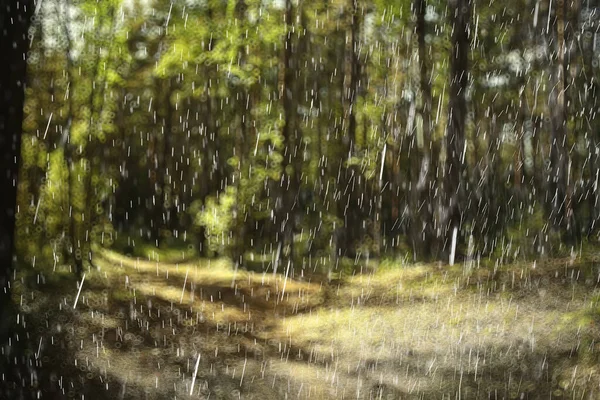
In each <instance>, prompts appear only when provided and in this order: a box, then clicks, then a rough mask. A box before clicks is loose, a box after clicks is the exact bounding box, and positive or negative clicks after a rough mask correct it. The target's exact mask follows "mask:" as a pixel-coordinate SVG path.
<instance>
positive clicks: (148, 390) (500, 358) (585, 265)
mask: <svg viewBox="0 0 600 400" xmlns="http://www.w3.org/2000/svg"><path fill="white" fill-rule="evenodd" d="M96 263H97V267H98V268H97V270H95V271H90V272H88V273H87V274H86V275H85V277H84V281H83V286H82V288H81V293H80V294H79V297H78V296H77V293H78V288H77V285H76V283H75V279H74V278H73V276H72V275H70V274H68V273H67V272H66V271H60V270H59V269H60V268H58V269H57V270H56V271H55V272H53V273H45V274H41V273H40V274H38V275H37V276H36V277H35V279H33V281H35V283H31V282H30V283H29V284H28V285H20V286H18V287H17V288H16V292H17V293H18V294H20V299H21V306H22V309H23V310H24V311H25V312H26V313H27V315H28V316H27V318H28V319H29V320H28V327H29V329H30V331H31V337H30V342H31V343H33V346H32V347H33V348H32V352H33V353H34V356H35V358H36V359H37V360H38V361H39V362H40V363H41V365H42V368H41V369H40V372H39V377H38V379H39V382H40V383H39V385H40V387H41V388H42V389H43V390H44V391H45V393H46V397H44V398H85V399H130V398H131V399H137V398H139V399H146V398H147V399H171V398H177V399H185V398H201V399H208V398H210V399H241V398H243V399H287V398H294V399H295V398H312V399H342V398H348V399H349V398H359V399H412V398H415V399H416V398H418V399H480V398H481V399H513V398H515V399H521V398H524V399H538V398H544V399H548V398H553V399H554V398H557V399H558V398H577V399H580V398H581V399H587V398H590V399H597V398H600V365H599V364H598V360H599V358H600V357H599V354H600V304H599V302H600V288H599V287H598V285H599V283H598V282H599V280H600V274H599V272H600V260H596V259H594V258H593V257H588V258H585V259H583V258H582V259H578V258H565V259H549V260H546V261H538V262H536V263H520V264H511V265H505V266H496V267H494V266H493V265H492V266H491V267H485V268H484V267H480V268H478V267H477V265H475V264H473V265H470V266H465V265H464V264H461V265H456V266H454V267H449V266H445V265H441V264H428V265H403V266H397V267H395V268H385V269H379V270H378V271H377V272H369V273H362V274H361V273H357V274H354V275H351V276H346V277H341V278H339V279H335V280H328V279H326V277H323V276H319V275H316V274H315V275H312V276H311V275H308V274H306V275H304V277H302V278H298V275H300V274H298V273H296V274H295V278H292V274H291V273H290V271H281V272H282V273H281V274H276V275H274V274H273V273H272V272H271V273H258V272H251V271H245V270H238V271H237V272H236V271H234V270H233V269H232V268H231V265H230V264H229V263H228V262H226V261H222V260H212V261H210V262H209V261H207V260H199V261H198V260H196V261H189V262H179V263H176V262H159V261H157V260H156V259H148V258H147V259H145V260H142V259H139V258H131V257H125V256H123V255H120V254H117V253H114V252H111V251H104V252H102V253H101V254H99V255H98V256H97V260H96ZM467 267H469V268H467ZM286 272H287V277H286ZM26 287H27V289H25V288H26ZM75 303H76V305H75ZM190 393H192V394H191V395H190ZM82 396H83V397H82Z"/></svg>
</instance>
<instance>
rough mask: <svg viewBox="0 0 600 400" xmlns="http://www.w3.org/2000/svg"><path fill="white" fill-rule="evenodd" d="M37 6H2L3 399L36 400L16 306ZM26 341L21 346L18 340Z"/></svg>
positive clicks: (0, 388)
mask: <svg viewBox="0 0 600 400" xmlns="http://www.w3.org/2000/svg"><path fill="white" fill-rule="evenodd" d="M32 3H33V2H31V1H28V0H25V1H20V2H14V1H4V2H2V3H1V4H0V8H1V11H0V54H2V57H3V58H4V61H3V62H1V63H0V171H2V173H0V188H1V190H2V195H1V196H0V346H2V349H3V351H2V356H1V358H0V371H2V379H0V397H2V398H6V399H17V398H33V393H30V390H29V383H30V382H29V381H30V372H29V371H28V364H29V361H28V360H27V357H26V356H25V352H24V348H25V342H26V340H27V339H26V335H25V334H24V333H25V332H23V326H22V325H19V326H15V325H14V324H15V322H17V321H19V320H21V321H22V320H23V319H22V318H21V319H17V318H16V313H17V311H16V305H15V304H14V303H13V301H12V291H11V283H10V282H11V280H12V278H13V255H14V253H13V252H14V247H15V222H16V214H17V212H18V211H17V179H18V175H19V164H20V159H21V133H22V131H21V129H22V128H21V125H22V123H23V104H24V100H25V91H24V89H25V80H26V71H27V63H26V59H25V55H26V54H27V50H28V45H29V40H28V39H27V31H28V29H29V25H30V16H31V14H32V8H33V4H32ZM19 336H21V340H19Z"/></svg>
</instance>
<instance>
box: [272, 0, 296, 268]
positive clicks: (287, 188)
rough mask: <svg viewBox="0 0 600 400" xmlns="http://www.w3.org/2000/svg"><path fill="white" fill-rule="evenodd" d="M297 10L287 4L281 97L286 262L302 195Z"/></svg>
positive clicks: (288, 0)
mask: <svg viewBox="0 0 600 400" xmlns="http://www.w3.org/2000/svg"><path fill="white" fill-rule="evenodd" d="M292 16H293V6H292V2H291V0H286V2H285V24H286V34H285V35H286V36H285V43H284V50H283V85H282V88H281V96H282V97H283V99H282V102H283V113H284V119H285V121H284V125H283V132H282V133H283V142H284V150H283V163H282V169H283V172H282V177H283V179H282V180H281V182H280V188H279V190H280V191H281V198H280V204H279V207H280V211H279V213H278V214H279V216H278V221H277V226H278V227H279V234H280V235H281V236H282V237H281V244H282V252H281V254H282V256H283V260H284V261H285V262H287V261H293V256H294V230H295V226H294V224H295V218H294V212H295V211H296V210H295V207H294V206H295V198H296V193H297V191H298V187H297V177H296V176H297V171H295V170H296V169H297V167H298V165H297V164H298V163H297V162H296V161H295V159H296V157H297V152H298V150H299V149H298V148H297V145H296V143H297V140H296V137H297V126H296V118H295V114H296V107H297V106H296V98H295V93H294V77H295V73H296V59H295V58H294V49H293V46H294V44H293V41H292V36H293V23H292Z"/></svg>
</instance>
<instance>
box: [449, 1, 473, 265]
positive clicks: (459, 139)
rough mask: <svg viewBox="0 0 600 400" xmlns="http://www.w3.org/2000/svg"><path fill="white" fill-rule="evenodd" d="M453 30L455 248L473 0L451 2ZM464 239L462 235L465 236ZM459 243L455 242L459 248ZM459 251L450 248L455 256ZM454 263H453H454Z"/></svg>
mask: <svg viewBox="0 0 600 400" xmlns="http://www.w3.org/2000/svg"><path fill="white" fill-rule="evenodd" d="M450 5H451V7H450V21H451V28H452V38H451V53H450V93H449V100H448V125H447V128H446V129H447V132H446V181H445V185H446V187H445V194H446V201H447V207H448V210H447V223H446V226H445V227H443V230H444V231H445V232H446V235H445V239H446V246H453V243H452V242H454V241H455V240H456V236H455V235H457V234H458V233H459V231H460V229H461V228H462V226H461V225H462V222H463V217H465V215H464V214H463V210H462V207H464V200H465V191H466V187H465V185H466V183H467V182H466V179H465V176H464V173H465V171H466V170H465V166H464V160H465V159H464V156H465V150H466V149H465V132H466V121H467V101H466V92H467V83H468V79H469V54H468V52H469V21H470V18H471V6H470V1H469V0H452V1H451V2H450ZM461 236H462V235H461ZM455 244H456V243H454V245H455ZM454 250H455V249H450V253H451V254H452V253H453V252H454ZM452 261H453V260H451V263H452Z"/></svg>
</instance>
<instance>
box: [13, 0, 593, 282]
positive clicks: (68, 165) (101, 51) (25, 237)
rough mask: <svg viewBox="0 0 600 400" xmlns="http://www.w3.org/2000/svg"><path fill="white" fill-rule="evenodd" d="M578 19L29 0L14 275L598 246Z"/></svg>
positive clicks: (534, 11)
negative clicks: (155, 261)
mask: <svg viewBox="0 0 600 400" xmlns="http://www.w3.org/2000/svg"><path fill="white" fill-rule="evenodd" d="M597 7H598V5H597V4H596V2H594V1H587V2H563V1H561V2H559V3H558V5H554V6H552V4H551V2H549V1H534V0H511V1H510V2H508V3H507V2H500V1H491V2H489V4H485V5H483V4H481V5H480V4H479V3H477V2H471V1H467V0H453V1H450V2H445V1H425V0H413V1H385V0H377V1H371V2H367V1H362V0H335V1H304V0H298V1H292V0H281V1H264V0H231V1H226V0H205V1H192V0H189V1H170V2H169V1H159V0H148V1H141V0H127V1H123V0H110V1H103V2H96V1H88V0H47V1H44V2H39V3H38V5H37V7H36V10H35V17H34V22H33V24H32V26H31V29H30V33H29V38H30V42H31V49H30V51H29V53H28V69H29V71H28V74H29V79H28V84H27V90H26V104H25V121H24V123H23V130H24V132H23V138H22V139H23V140H22V142H23V152H22V155H23V160H22V168H21V173H20V176H21V178H20V181H19V215H18V238H19V239H18V241H17V244H18V251H19V254H21V255H22V256H21V259H22V261H25V262H26V263H31V262H35V261H34V260H33V256H31V255H32V254H36V258H37V259H38V260H39V259H41V258H43V259H44V260H47V261H48V260H49V261H50V262H51V263H53V264H55V265H69V266H70V267H71V268H72V269H73V271H75V272H78V273H79V274H81V272H83V271H85V270H86V269H87V268H90V267H93V266H94V252H95V251H96V249H98V248H102V247H105V248H111V247H114V248H116V249H119V250H121V251H125V252H126V253H129V254H134V253H136V252H143V250H142V249H143V248H144V246H155V247H161V246H162V247H170V248H180V249H185V251H188V252H191V253H193V254H196V255H200V256H205V257H214V256H226V257H229V258H230V259H231V260H233V262H234V263H235V264H236V265H238V266H240V267H252V265H254V264H255V260H257V259H260V260H262V261H264V260H268V262H267V264H268V263H269V262H270V263H271V268H272V266H273V264H274V265H277V264H280V260H281V261H282V262H284V263H285V262H287V261H286V260H289V261H290V262H291V264H292V265H293V266H300V265H302V266H303V267H302V268H305V267H306V266H307V265H308V264H310V268H321V269H325V270H328V269H330V268H331V266H332V265H333V266H335V265H338V264H339V262H340V260H342V261H343V260H344V259H347V260H355V261H356V260H360V259H363V260H365V259H366V260H372V261H373V260H375V261H376V260H379V259H380V258H382V257H384V258H385V257H387V258H398V257H399V258H404V259H406V260H411V261H419V260H443V261H446V262H447V261H450V262H451V263H452V261H453V260H454V259H455V258H456V259H466V258H469V259H474V258H480V257H484V258H487V257H490V256H491V257H494V258H495V259H502V260H506V261H508V260H515V259H528V258H534V257H540V256H547V255H556V254H562V253H564V254H567V253H569V252H573V251H577V249H578V248H579V247H580V246H581V245H583V244H586V243H589V242H596V241H597V238H598V224H597V220H598V216H599V205H598V191H597V185H598V169H599V166H600V165H599V163H600V160H599V153H598V141H599V137H598V122H597V121H598V118H597V100H596V99H597V90H598V82H597V74H598V73H599V68H598V59H599V53H598V46H597V33H596V30H597V27H598V21H599V18H600V17H598V12H597ZM309 260H310V261H309ZM262 261H261V263H262V264H261V265H262V266H263V267H264V266H265V264H264V263H263V262H262ZM251 264H252V265H251Z"/></svg>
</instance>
